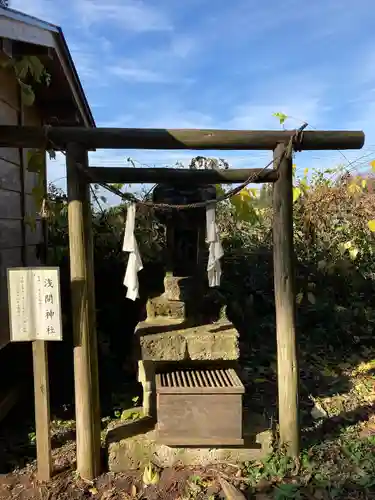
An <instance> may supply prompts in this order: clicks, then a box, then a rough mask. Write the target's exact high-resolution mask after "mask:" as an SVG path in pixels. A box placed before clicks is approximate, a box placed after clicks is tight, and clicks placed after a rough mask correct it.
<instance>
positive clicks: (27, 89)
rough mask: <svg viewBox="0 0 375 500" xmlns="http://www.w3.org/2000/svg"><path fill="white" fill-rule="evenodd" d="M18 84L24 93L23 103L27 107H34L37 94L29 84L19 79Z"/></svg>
mask: <svg viewBox="0 0 375 500" xmlns="http://www.w3.org/2000/svg"><path fill="white" fill-rule="evenodd" d="M18 84H19V86H20V88H21V93H22V102H23V104H24V105H25V106H32V105H33V104H34V102H35V93H34V91H33V89H32V87H31V85H28V84H27V83H24V82H23V81H22V80H20V79H18Z"/></svg>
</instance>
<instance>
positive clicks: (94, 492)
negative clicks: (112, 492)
mask: <svg viewBox="0 0 375 500" xmlns="http://www.w3.org/2000/svg"><path fill="white" fill-rule="evenodd" d="M89 492H90V493H91V495H97V494H98V493H99V491H98V490H97V489H96V488H95V486H94V487H92V488H89Z"/></svg>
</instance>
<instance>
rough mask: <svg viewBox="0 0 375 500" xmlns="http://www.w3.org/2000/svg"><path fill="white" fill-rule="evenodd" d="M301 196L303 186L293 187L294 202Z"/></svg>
mask: <svg viewBox="0 0 375 500" xmlns="http://www.w3.org/2000/svg"><path fill="white" fill-rule="evenodd" d="M300 196H301V188H299V187H294V188H293V203H294V202H296V201H297V200H298V198H299V197H300Z"/></svg>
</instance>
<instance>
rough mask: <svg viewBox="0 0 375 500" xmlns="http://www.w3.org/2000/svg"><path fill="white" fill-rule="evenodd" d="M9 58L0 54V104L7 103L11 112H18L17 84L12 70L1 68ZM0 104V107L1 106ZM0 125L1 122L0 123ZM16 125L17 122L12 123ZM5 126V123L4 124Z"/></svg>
mask: <svg viewBox="0 0 375 500" xmlns="http://www.w3.org/2000/svg"><path fill="white" fill-rule="evenodd" d="M8 61H9V58H8V57H6V56H4V55H3V54H0V81H1V85H0V103H1V104H3V103H4V102H6V103H8V106H9V107H11V108H13V110H16V111H18V110H19V103H18V95H17V94H18V83H17V80H16V78H15V75H14V73H13V70H12V69H7V68H3V67H2V64H3V63H5V62H8ZM1 104H0V105H1ZM0 123H1V122H0ZM12 123H14V125H16V123H17V120H16V121H14V122H12ZM4 125H5V123H4Z"/></svg>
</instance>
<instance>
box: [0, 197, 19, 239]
mask: <svg viewBox="0 0 375 500" xmlns="http://www.w3.org/2000/svg"><path fill="white" fill-rule="evenodd" d="M0 193H1V191H0ZM21 246H22V221H21V219H19V220H17V219H0V248H13V247H21Z"/></svg>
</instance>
